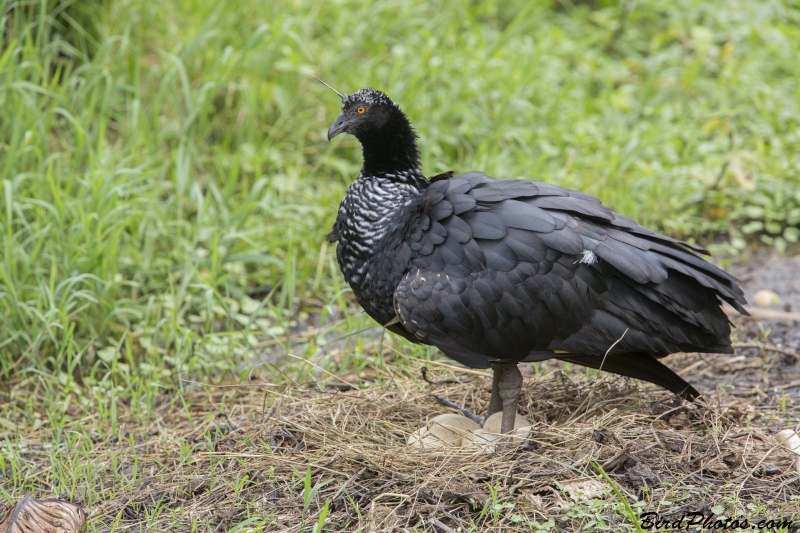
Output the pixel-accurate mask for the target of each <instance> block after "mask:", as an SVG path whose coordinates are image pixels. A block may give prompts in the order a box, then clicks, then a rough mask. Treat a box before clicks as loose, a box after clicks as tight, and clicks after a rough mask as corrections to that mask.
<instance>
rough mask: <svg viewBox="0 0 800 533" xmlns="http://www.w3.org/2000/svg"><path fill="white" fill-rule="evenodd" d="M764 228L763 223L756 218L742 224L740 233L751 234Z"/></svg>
mask: <svg viewBox="0 0 800 533" xmlns="http://www.w3.org/2000/svg"><path fill="white" fill-rule="evenodd" d="M763 229H764V223H763V222H760V221H758V220H754V221H752V222H748V223H747V224H745V225H744V226H742V233H746V234H748V235H749V234H751V233H755V232H757V231H761V230H763Z"/></svg>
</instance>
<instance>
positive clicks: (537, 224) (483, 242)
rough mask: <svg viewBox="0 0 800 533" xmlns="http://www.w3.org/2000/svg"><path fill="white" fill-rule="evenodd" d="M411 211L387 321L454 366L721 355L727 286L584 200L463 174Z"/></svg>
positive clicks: (674, 249) (437, 186)
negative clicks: (393, 316)
mask: <svg viewBox="0 0 800 533" xmlns="http://www.w3.org/2000/svg"><path fill="white" fill-rule="evenodd" d="M418 210H419V212H418V215H417V216H410V217H408V222H407V227H406V228H405V230H404V233H403V236H402V239H401V242H402V246H403V247H404V248H405V247H407V249H408V250H410V252H411V255H410V257H409V258H408V259H409V262H408V266H407V272H406V273H405V274H404V275H403V277H402V278H401V279H400V282H399V283H398V285H397V287H396V290H395V293H394V298H393V300H394V301H393V303H394V311H395V312H396V313H397V317H398V318H399V320H400V324H401V325H402V327H403V329H405V330H406V331H407V332H410V333H411V334H412V335H413V337H414V338H416V340H418V341H419V342H424V343H429V344H433V345H436V346H438V347H439V348H440V349H442V351H444V352H445V353H446V354H447V355H449V356H450V357H452V358H454V359H456V360H459V361H461V362H462V363H464V364H467V365H470V366H474V367H486V366H488V365H489V362H490V361H492V360H508V361H522V360H538V359H545V358H549V357H553V356H554V355H559V356H561V357H562V358H568V356H569V354H580V355H582V356H599V355H604V354H605V353H606V352H607V351H608V349H609V348H610V347H611V346H612V344H614V343H615V342H617V341H618V342H617V344H616V346H615V347H614V352H615V353H618V354H623V353H629V354H634V353H641V354H650V355H652V356H655V357H660V356H663V355H666V354H669V353H673V352H677V351H700V352H729V351H731V348H730V324H729V321H728V319H727V317H726V315H725V313H724V312H723V311H722V309H721V302H722V301H727V302H728V303H730V304H731V305H732V306H733V307H735V308H737V309H738V310H739V311H740V312H744V309H743V308H742V307H741V304H743V303H745V300H744V297H743V294H742V291H741V289H740V288H739V287H738V285H737V283H736V280H735V278H733V277H732V276H730V275H729V274H727V273H725V272H724V271H722V270H720V269H719V268H717V267H715V266H714V265H712V264H710V263H708V262H707V261H705V260H703V259H702V258H700V257H699V256H698V255H697V253H695V252H704V250H702V248H699V247H696V246H692V245H689V244H686V243H683V242H680V241H677V240H675V239H672V238H669V237H666V236H663V235H659V234H657V233H655V232H653V231H650V230H648V229H646V228H644V227H642V226H639V225H638V224H636V223H635V222H634V221H633V220H632V219H630V218H628V217H625V216H622V215H620V214H618V213H615V212H613V211H611V210H610V209H608V208H607V207H605V206H603V205H602V204H601V203H600V201H599V200H597V199H596V198H594V197H591V196H589V195H586V194H583V193H580V192H577V191H572V190H569V189H565V188H562V187H558V186H555V185H551V184H546V183H539V182H533V181H528V180H495V179H493V178H490V177H488V176H486V175H484V174H482V173H479V172H468V173H465V174H461V175H458V176H455V177H453V178H451V179H445V180H440V181H437V182H435V183H432V184H431V185H430V186H429V187H427V188H426V189H425V190H424V192H423V193H422V195H421V201H420V202H419V207H418ZM406 336H408V335H406ZM565 353H566V354H567V356H564V354H565ZM590 366H591V365H590Z"/></svg>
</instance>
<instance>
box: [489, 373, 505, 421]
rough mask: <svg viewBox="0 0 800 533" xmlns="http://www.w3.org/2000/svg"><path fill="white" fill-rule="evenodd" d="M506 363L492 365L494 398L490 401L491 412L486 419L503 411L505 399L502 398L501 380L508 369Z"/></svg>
mask: <svg viewBox="0 0 800 533" xmlns="http://www.w3.org/2000/svg"><path fill="white" fill-rule="evenodd" d="M506 366H507V365H506V364H505V363H492V398H491V399H490V400H489V412H488V413H486V418H489V417H490V416H492V415H493V414H495V413H498V412H500V411H502V410H503V399H502V398H500V379H501V378H502V376H503V372H504V370H505V368H506Z"/></svg>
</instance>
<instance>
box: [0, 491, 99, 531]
mask: <svg viewBox="0 0 800 533" xmlns="http://www.w3.org/2000/svg"><path fill="white" fill-rule="evenodd" d="M85 531H86V513H85V512H83V509H82V508H81V507H80V506H79V505H76V504H74V503H71V502H68V501H64V500H59V499H58V498H45V499H43V500H34V499H33V497H31V496H25V497H24V498H22V499H21V500H20V501H19V502H17V505H16V506H15V507H14V510H13V511H11V513H10V514H9V515H8V516H7V517H6V519H5V520H3V522H2V523H0V533H84V532H85Z"/></svg>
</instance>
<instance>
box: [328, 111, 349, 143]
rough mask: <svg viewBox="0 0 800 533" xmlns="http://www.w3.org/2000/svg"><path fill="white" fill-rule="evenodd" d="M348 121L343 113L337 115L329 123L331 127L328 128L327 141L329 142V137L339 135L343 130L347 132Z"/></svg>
mask: <svg viewBox="0 0 800 533" xmlns="http://www.w3.org/2000/svg"><path fill="white" fill-rule="evenodd" d="M349 125H350V123H349V122H348V121H347V119H346V118H345V116H344V115H339V117H338V118H337V119H336V120H335V121H334V122H333V124H331V127H330V128H328V141H329V142H330V140H331V139H333V138H334V137H336V136H337V135H339V134H340V133H342V132H344V133H347V126H349Z"/></svg>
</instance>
